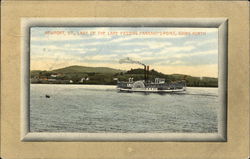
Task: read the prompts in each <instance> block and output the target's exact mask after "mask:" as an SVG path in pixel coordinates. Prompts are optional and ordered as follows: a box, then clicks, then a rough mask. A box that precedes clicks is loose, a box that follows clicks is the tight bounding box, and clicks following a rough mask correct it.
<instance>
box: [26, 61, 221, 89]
mask: <svg viewBox="0 0 250 159" xmlns="http://www.w3.org/2000/svg"><path fill="white" fill-rule="evenodd" d="M130 77H133V78H134V81H137V80H143V79H144V69H141V68H138V69H131V70H128V71H123V70H119V69H113V68H109V67H86V66H69V67H65V68H60V69H55V70H52V71H40V70H33V71H31V72H30V78H31V82H32V83H62V84H66V83H69V81H71V83H74V84H107V85H110V84H111V85H115V84H116V81H115V80H114V79H118V80H119V81H127V80H128V78H130ZM155 78H164V79H165V80H166V82H171V81H180V80H185V81H186V83H187V86H191V87H218V79H217V78H213V77H202V78H200V77H193V76H190V75H183V74H170V75H167V74H164V73H161V72H158V71H156V70H154V69H152V70H150V71H149V77H148V79H149V80H150V81H154V80H155Z"/></svg>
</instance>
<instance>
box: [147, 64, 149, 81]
mask: <svg viewBox="0 0 250 159" xmlns="http://www.w3.org/2000/svg"><path fill="white" fill-rule="evenodd" d="M148 79H149V66H147V80H148Z"/></svg>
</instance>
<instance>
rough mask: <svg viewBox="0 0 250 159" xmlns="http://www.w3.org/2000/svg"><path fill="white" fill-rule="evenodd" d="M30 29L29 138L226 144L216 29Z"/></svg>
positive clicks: (28, 78)
mask: <svg viewBox="0 0 250 159" xmlns="http://www.w3.org/2000/svg"><path fill="white" fill-rule="evenodd" d="M132 21H136V19H132ZM144 23H145V22H144ZM26 28H27V29H26V30H28V34H27V36H28V39H29V40H26V43H27V45H28V46H29V50H28V52H27V53H28V55H29V65H28V66H29V70H30V71H29V72H28V73H27V74H26V77H25V78H26V80H28V81H29V84H28V86H27V87H28V89H29V94H28V95H29V101H28V103H26V105H28V106H29V109H28V110H27V116H28V118H27V117H26V119H27V121H28V132H29V133H31V134H32V133H36V134H39V133H54V134H66V136H67V134H70V133H80V134H82V135H85V137H86V136H88V137H86V138H85V140H95V141H97V140H98V139H100V140H101V141H102V140H106V139H108V138H109V136H117V137H114V138H112V137H111V138H110V140H114V141H120V140H122V141H134V140H135V141H136V140H143V139H144V140H152V141H155V140H156V141H158V140H163V141H172V140H180V141H182V140H183V141H185V140H192V139H194V140H195V138H196V137H197V139H198V140H199V139H203V140H204V141H205V140H213V141H221V138H219V136H221V133H222V131H223V130H224V129H225V126H224V125H223V123H225V120H226V118H223V119H222V116H226V114H225V113H224V112H223V111H222V110H226V103H223V100H225V97H226V96H225V95H224V94H225V92H226V90H225V88H224V87H222V86H223V85H226V81H223V82H224V83H223V82H220V81H222V79H223V76H222V75H223V74H226V69H224V68H223V67H219V59H221V57H222V56H225V51H224V52H223V51H221V52H219V48H221V47H219V43H220V41H221V40H224V39H225V38H226V37H223V36H222V35H221V33H220V32H221V31H220V32H219V28H218V27H192V26H186V27H180V26H179V27H178V26H175V27H173V26H172V27H171V26H147V24H146V25H145V26H140V27H138V26H116V25H114V24H113V26H112V25H111V26H105V25H104V24H102V25H100V26H98V25H96V26H80V25H79V26H67V25H66V26H63V25H60V26H37V25H35V26H33V25H31V26H29V27H26ZM224 41H225V40H224ZM225 63H226V62H225V60H224V61H222V62H221V64H220V65H221V66H222V65H224V64H225ZM219 74H220V75H219ZM27 75H28V77H27ZM219 85H220V86H219ZM223 92H224V94H223ZM224 134H225V133H224ZM89 136H91V138H89ZM95 136H96V138H95ZM172 136H174V137H172ZM185 136H187V137H185ZM26 138H27V137H26ZM52 138H53V137H52ZM55 138H56V137H55ZM66 138H67V137H66ZM94 138H95V139H94ZM225 138H226V137H225V136H224V137H223V140H225ZM45 139H46V137H45ZM56 139H57V138H56ZM58 140H59V139H58ZM82 140H84V137H83V138H82Z"/></svg>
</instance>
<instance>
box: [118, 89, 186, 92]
mask: <svg viewBox="0 0 250 159" xmlns="http://www.w3.org/2000/svg"><path fill="white" fill-rule="evenodd" d="M118 90H119V91H121V92H145V93H180V92H182V93H183V92H185V91H186V89H185V88H182V89H168V90H157V89H146V88H132V89H125V88H118Z"/></svg>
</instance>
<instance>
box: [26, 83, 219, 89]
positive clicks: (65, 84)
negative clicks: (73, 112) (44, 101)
mask: <svg viewBox="0 0 250 159" xmlns="http://www.w3.org/2000/svg"><path fill="white" fill-rule="evenodd" d="M31 84H34V85H36V84H41V85H45V84H47V85H97V86H98V85H99V86H117V85H116V84H80V83H30V85H31ZM186 87H194V88H195V87H204V88H219V87H218V86H217V87H215V86H186Z"/></svg>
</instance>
